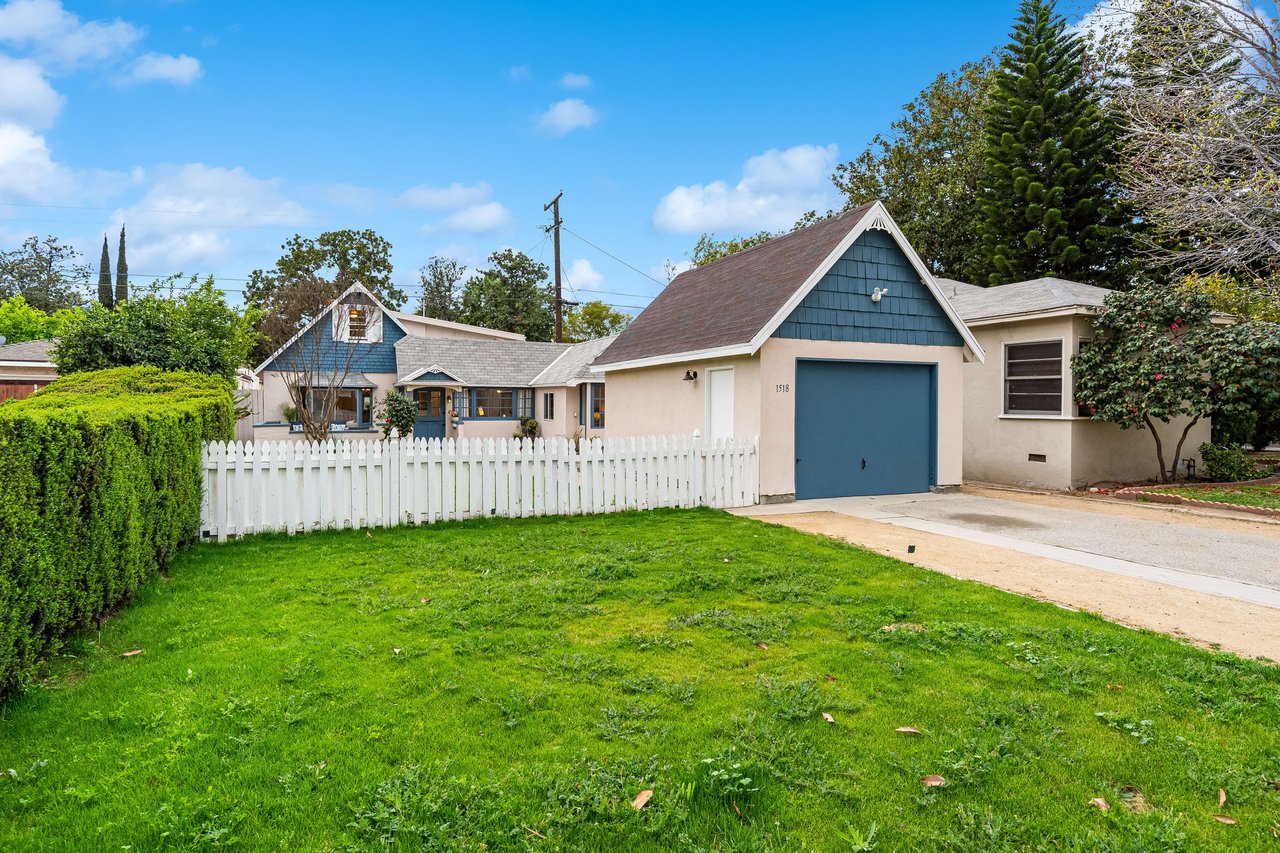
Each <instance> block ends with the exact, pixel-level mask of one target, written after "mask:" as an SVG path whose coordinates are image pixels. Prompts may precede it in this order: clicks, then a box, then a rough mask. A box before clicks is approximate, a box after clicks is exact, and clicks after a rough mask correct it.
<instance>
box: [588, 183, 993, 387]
mask: <svg viewBox="0 0 1280 853" xmlns="http://www.w3.org/2000/svg"><path fill="white" fill-rule="evenodd" d="M868 228H880V229H884V230H885V231H888V232H889V233H890V234H892V235H893V236H894V238H895V239H896V240H897V242H898V245H899V246H900V247H901V248H902V250H903V252H904V254H906V256H907V257H908V259H910V261H911V263H912V266H914V267H915V269H916V272H917V273H919V275H920V279H921V281H923V282H924V284H925V286H926V287H927V288H929V290H930V291H932V292H933V294H934V296H935V298H937V300H938V303H939V304H940V305H941V306H942V308H943V310H944V311H945V312H946V313H947V316H948V317H949V319H950V320H951V322H952V323H953V324H954V325H955V327H956V330H957V331H958V332H959V333H960V335H961V337H963V338H964V341H965V344H966V345H967V346H968V348H969V350H970V351H971V352H972V353H974V355H975V357H977V358H978V359H981V358H982V347H980V346H979V345H978V342H977V341H976V340H975V339H974V338H973V336H972V335H971V334H970V333H969V330H968V329H966V328H965V327H964V323H963V322H961V320H960V318H959V316H958V315H956V314H955V313H954V311H952V309H951V307H950V306H949V305H948V304H947V300H946V298H945V297H943V296H942V294H941V292H940V291H939V290H938V289H937V286H936V284H935V283H934V281H933V277H932V275H930V273H929V270H928V268H927V267H925V265H924V264H923V262H921V261H920V258H919V256H918V255H916V253H915V251H914V250H913V249H912V248H911V246H910V244H909V243H908V242H907V240H906V238H905V237H903V236H902V232H901V231H900V230H899V229H898V226H897V225H896V224H895V223H894V222H893V218H892V217H891V216H890V215H889V213H888V211H886V210H885V208H884V205H883V204H881V203H880V202H878V201H877V202H872V203H871V204H864V205H862V206H861V207H855V208H853V209H852V210H846V211H845V212H843V213H841V214H839V215H837V216H833V217H831V218H830V219H824V220H822V221H820V222H817V223H815V224H813V225H810V226H808V227H805V228H800V229H798V230H796V231H792V232H791V233H789V234H784V235H782V236H781V237H775V238H774V239H772V240H769V241H768V242H766V243H761V244H760V245H758V246H753V247H751V248H750V249H746V250H744V251H741V252H737V253H736V254H733V255H729V256H728V257H726V258H721V259H720V260H718V261H713V262H712V263H709V264H706V265H705V266H701V267H696V268H694V269H691V270H688V271H686V272H683V273H681V274H680V275H678V276H676V277H675V279H673V280H672V281H671V283H670V284H668V285H667V286H666V288H665V289H664V290H663V291H662V292H661V293H659V294H658V295H657V296H656V297H655V298H654V300H653V301H652V302H651V303H649V307H647V308H645V309H644V311H642V312H640V315H639V316H638V317H636V318H635V320H634V321H632V323H631V325H630V326H628V327H627V329H626V331H624V332H623V333H622V334H621V335H619V336H618V339H617V340H616V341H614V342H613V344H612V345H610V346H609V348H608V349H607V350H606V351H605V352H604V353H603V354H602V355H601V356H600V357H599V358H598V359H596V366H597V367H598V368H599V367H604V368H605V369H609V368H614V369H620V368H626V367H643V366H648V365H651V364H670V363H676V362H680V361H687V360H689V359H693V358H715V357H723V356H733V355H752V354H754V353H755V352H756V351H757V350H758V349H759V348H760V347H761V346H762V345H763V344H764V341H765V340H767V339H768V337H769V336H770V335H771V334H773V332H774V331H775V330H776V329H777V328H778V326H779V325H780V324H781V323H782V322H783V321H784V320H785V319H786V318H787V316H788V315H789V314H790V313H791V312H792V311H793V310H794V309H795V307H796V306H797V305H799V303H800V301H801V300H802V299H803V298H804V297H805V296H806V295H807V294H808V293H809V291H810V290H812V289H813V287H814V286H815V285H816V284H817V283H818V281H819V280H820V279H821V278H822V276H823V275H825V274H826V272H827V271H828V270H829V269H830V268H831V267H832V265H834V264H835V262H836V261H837V260H839V259H840V256H841V255H843V254H844V253H845V252H846V251H848V249H849V247H850V246H852V245H853V242H854V241H855V240H856V239H857V238H858V237H859V236H861V235H862V233H863V232H864V231H866V230H867V229H868Z"/></svg>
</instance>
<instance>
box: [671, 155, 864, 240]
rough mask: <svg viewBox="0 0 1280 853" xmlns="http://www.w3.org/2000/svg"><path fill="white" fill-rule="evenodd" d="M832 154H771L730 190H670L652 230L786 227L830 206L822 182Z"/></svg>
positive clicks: (751, 163) (830, 191) (715, 185)
mask: <svg viewBox="0 0 1280 853" xmlns="http://www.w3.org/2000/svg"><path fill="white" fill-rule="evenodd" d="M838 154H839V149H838V148H837V147H836V146H835V145H797V146H795V147H792V148H787V149H785V150H779V149H777V148H771V149H769V150H768V151H766V152H764V153H763V154H759V155H757V156H755V157H752V158H751V159H749V160H748V161H747V162H746V163H745V164H744V165H743V167H742V178H741V180H739V181H738V183H736V184H733V185H730V184H729V183H727V182H726V181H712V182H711V183H709V184H693V185H690V186H680V187H676V188H675V189H673V190H671V192H669V193H667V194H666V195H665V196H663V197H662V200H661V201H660V202H658V207H657V210H655V211H654V214H653V224H654V227H656V228H657V229H658V230H660V231H667V232H680V233H689V234H696V233H699V232H704V231H716V230H719V229H730V230H756V229H770V230H773V229H777V228H784V227H787V226H790V225H792V224H793V223H794V222H795V221H796V220H797V219H799V218H800V216H802V215H803V214H804V213H805V212H806V211H809V210H815V209H822V208H825V207H829V206H831V205H832V204H834V202H835V198H834V194H835V192H834V188H833V187H832V185H831V183H830V181H829V180H828V176H829V175H830V174H831V172H832V170H833V169H834V168H835V164H836V157H837V156H838Z"/></svg>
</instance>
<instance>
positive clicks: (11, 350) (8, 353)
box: [0, 341, 58, 367]
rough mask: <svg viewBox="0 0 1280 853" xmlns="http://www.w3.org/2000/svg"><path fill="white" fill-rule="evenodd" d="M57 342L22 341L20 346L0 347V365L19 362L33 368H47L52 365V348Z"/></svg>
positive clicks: (6, 345) (7, 345)
mask: <svg viewBox="0 0 1280 853" xmlns="http://www.w3.org/2000/svg"><path fill="white" fill-rule="evenodd" d="M57 345H58V342H57V341H23V342H22V343H20V344H4V345H3V346H0V363H3V362H7V361H21V362H24V363H27V364H30V365H32V366H33V367H48V366H52V364H53V348H54V347H55V346H57Z"/></svg>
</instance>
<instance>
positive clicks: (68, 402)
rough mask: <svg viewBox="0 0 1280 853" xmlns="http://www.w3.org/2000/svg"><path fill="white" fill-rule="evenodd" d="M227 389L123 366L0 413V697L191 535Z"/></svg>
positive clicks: (227, 404)
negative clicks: (206, 446)
mask: <svg viewBox="0 0 1280 853" xmlns="http://www.w3.org/2000/svg"><path fill="white" fill-rule="evenodd" d="M233 424H234V420H233V414H232V402H231V384H230V383H229V382H227V381H226V380H224V379H221V378H219V377H215V376H209V375H207V374H199V373H165V372H162V371H160V370H158V369H157V368H154V367H123V368H115V369H112V370H104V371H99V372H96V373H78V374H73V375H71V376H66V377H64V378H62V379H59V380H57V381H56V382H54V383H52V384H51V385H49V386H48V387H46V388H44V389H43V390H41V391H38V392H37V393H35V394H33V395H31V396H30V397H28V398H27V399H25V400H15V401H10V402H7V403H4V404H3V405H0V695H3V694H5V693H7V692H9V691H10V690H12V689H14V688H16V687H20V686H22V685H23V684H25V683H28V682H29V681H30V679H31V677H32V676H33V675H34V673H35V671H36V669H37V668H38V666H39V663H40V660H41V659H42V657H44V656H45V655H46V654H48V653H49V652H50V651H52V650H54V649H56V648H57V645H58V643H59V641H60V640H61V639H62V638H63V637H65V636H67V635H68V634H69V633H71V632H73V631H76V630H78V629H81V628H84V627H85V626H87V625H89V624H90V623H91V622H92V621H93V619H94V617H96V616H98V615H100V614H102V613H103V612H105V611H107V610H109V609H110V608H112V607H114V606H116V605H117V604H119V603H120V602H122V601H124V600H125V599H127V598H128V597H129V596H130V595H132V594H133V592H134V591H135V590H136V589H137V588H138V586H139V585H140V584H141V583H142V582H143V581H144V580H145V579H146V578H147V577H149V576H150V575H152V574H154V573H155V572H157V571H159V570H161V569H163V568H164V567H165V566H166V565H167V564H168V561H169V559H170V558H171V557H172V555H173V554H174V553H175V552H176V551H177V550H178V549H180V548H182V547H184V546H186V545H188V544H190V543H191V542H192V541H194V540H195V538H196V537H197V536H198V535H199V529H200V502H201V496H202V485H201V476H202V472H201V466H200V455H201V444H202V443H203V442H205V441H213V440H222V439H229V438H230V437H231V435H232V431H233Z"/></svg>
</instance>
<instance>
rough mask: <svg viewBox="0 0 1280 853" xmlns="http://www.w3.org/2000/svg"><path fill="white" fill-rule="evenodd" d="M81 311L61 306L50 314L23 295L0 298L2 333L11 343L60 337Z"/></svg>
mask: <svg viewBox="0 0 1280 853" xmlns="http://www.w3.org/2000/svg"><path fill="white" fill-rule="evenodd" d="M79 313H80V311H79V309H74V308H59V309H58V310H57V311H54V312H53V313H52V314H48V313H45V312H44V311H40V310H38V309H36V308H33V307H31V306H30V305H29V304H27V300H26V299H24V298H23V297H21V296H12V297H10V298H8V299H3V300H0V335H2V336H4V339H5V342H6V343H10V344H20V343H22V342H23V341H39V340H50V339H52V338H57V337H59V336H60V335H61V334H62V330H63V329H64V328H65V327H66V326H67V324H68V323H70V322H71V321H72V320H73V319H75V318H76V316H77V315H78V314H79Z"/></svg>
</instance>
